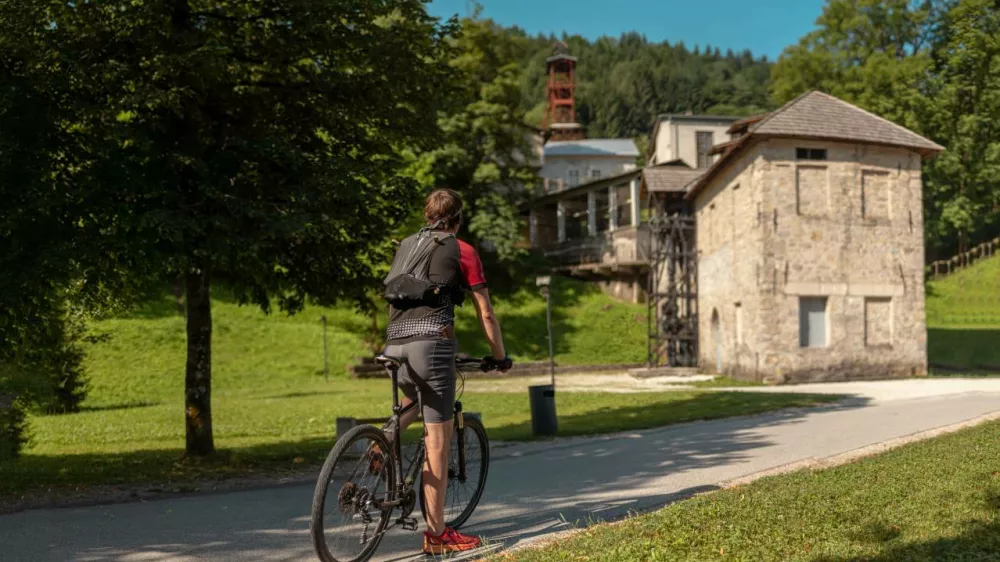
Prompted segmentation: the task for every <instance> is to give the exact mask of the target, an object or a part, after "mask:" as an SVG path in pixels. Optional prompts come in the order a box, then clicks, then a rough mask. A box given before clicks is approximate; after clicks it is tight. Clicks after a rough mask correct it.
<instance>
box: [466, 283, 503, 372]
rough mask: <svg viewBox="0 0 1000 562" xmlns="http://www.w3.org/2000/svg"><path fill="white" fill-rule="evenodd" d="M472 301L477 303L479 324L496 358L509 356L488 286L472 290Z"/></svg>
mask: <svg viewBox="0 0 1000 562" xmlns="http://www.w3.org/2000/svg"><path fill="white" fill-rule="evenodd" d="M472 302H473V304H475V305H476V313H477V314H478V315H479V325H480V326H481V327H482V328H483V334H485V335H486V340H487V341H488V342H489V344H490V351H492V352H493V358H494V359H503V358H505V357H507V351H506V349H505V348H504V345H503V334H502V333H501V332H500V322H499V321H498V320H497V316H496V314H495V313H494V312H493V304H492V303H491V302H490V291H489V289H487V288H485V287H484V288H482V289H477V290H475V291H473V292H472Z"/></svg>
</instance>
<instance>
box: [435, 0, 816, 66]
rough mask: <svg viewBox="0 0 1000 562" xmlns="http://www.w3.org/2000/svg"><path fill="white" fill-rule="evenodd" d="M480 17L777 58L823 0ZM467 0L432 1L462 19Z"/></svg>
mask: <svg viewBox="0 0 1000 562" xmlns="http://www.w3.org/2000/svg"><path fill="white" fill-rule="evenodd" d="M479 3H480V4H482V5H483V14H482V15H483V17H485V18H490V19H493V20H495V21H497V22H499V23H501V24H503V25H517V26H518V27H520V28H522V29H524V30H526V31H528V32H529V33H532V34H534V33H537V32H543V33H548V32H555V33H557V34H559V33H561V32H562V31H564V30H565V31H567V32H569V33H571V34H579V35H582V36H584V37H587V38H590V39H594V38H597V37H600V36H602V35H610V36H612V37H617V36H618V35H620V34H621V33H622V32H625V31H638V32H639V33H642V34H644V35H646V37H648V38H649V39H650V40H653V41H663V40H668V41H670V42H671V43H676V42H678V41H684V43H685V44H686V45H688V46H689V47H691V46H694V45H702V46H704V45H706V44H711V45H712V46H713V47H716V46H717V47H719V48H720V49H722V50H723V51H725V50H726V49H727V48H731V49H733V50H734V51H739V50H742V49H750V50H751V51H753V53H754V55H755V56H760V55H767V57H768V58H769V59H772V60H774V59H776V58H777V57H778V55H779V54H781V51H782V49H784V48H785V47H786V46H787V45H790V44H792V43H795V42H796V41H798V39H799V37H801V36H802V35H805V34H806V33H808V32H809V31H812V30H813V29H814V24H815V21H816V18H817V17H818V16H819V15H820V13H821V12H822V7H823V5H824V4H825V0H479ZM470 4H471V2H470V1H468V0H433V1H432V2H431V4H430V12H431V13H432V14H434V15H436V16H443V17H450V16H452V15H454V14H459V15H460V16H465V15H466V13H467V6H468V5H470Z"/></svg>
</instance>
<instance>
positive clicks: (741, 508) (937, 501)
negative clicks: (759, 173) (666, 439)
mask: <svg viewBox="0 0 1000 562" xmlns="http://www.w3.org/2000/svg"><path fill="white" fill-rule="evenodd" d="M997 459H1000V423H996V422H994V423H990V424H987V425H984V426H980V427H977V428H973V429H970V430H966V431H963V432H960V433H957V434H954V435H949V436H945V437H941V438H938V439H934V440H931V441H927V442H922V443H917V444H914V445H910V446H907V447H904V448H901V449H897V450H895V451H891V452H889V453H886V454H883V455H880V456H877V457H873V458H870V459H867V460H864V461H861V462H858V463H855V464H851V465H846V466H843V467H838V468H834V469H830V470H824V471H819V472H816V471H809V470H806V471H801V472H797V473H794V474H790V475H785V476H777V477H772V478H766V479H763V480H760V481H758V482H755V483H753V484H750V485H747V486H742V487H739V488H735V489H731V490H726V491H721V492H717V493H713V494H708V495H704V496H700V497H697V498H694V499H692V500H689V501H685V502H680V503H677V504H674V505H673V506H670V507H667V508H666V509H663V510H661V511H659V512H656V513H653V514H650V515H646V516H642V517H638V518H636V519H633V520H630V521H626V522H624V523H621V524H618V525H599V526H595V527H592V528H591V529H588V530H587V531H585V532H584V533H582V534H581V535H578V536H576V537H574V538H571V539H569V540H566V541H562V542H559V543H556V544H554V545H552V546H550V547H548V548H545V549H542V550H528V551H522V552H520V553H517V554H514V555H502V556H500V557H499V558H502V559H506V560H519V561H523V562H533V561H539V562H540V561H543V560H544V561H546V562H548V561H560V560H591V561H622V562H625V561H632V560H664V561H667V560H670V561H673V560H745V561H755V562H756V561H771V560H773V561H786V560H789V561H798V560H801V561H806V560H809V561H815V562H847V561H859V560H866V561H870V562H889V561H902V560H953V561H969V562H972V561H979V560H982V561H985V560H997V559H998V558H1000V463H998V460H997Z"/></svg>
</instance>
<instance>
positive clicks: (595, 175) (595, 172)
mask: <svg viewBox="0 0 1000 562" xmlns="http://www.w3.org/2000/svg"><path fill="white" fill-rule="evenodd" d="M590 177H591V179H595V180H599V179H601V171H600V170H597V169H594V170H591V171H590Z"/></svg>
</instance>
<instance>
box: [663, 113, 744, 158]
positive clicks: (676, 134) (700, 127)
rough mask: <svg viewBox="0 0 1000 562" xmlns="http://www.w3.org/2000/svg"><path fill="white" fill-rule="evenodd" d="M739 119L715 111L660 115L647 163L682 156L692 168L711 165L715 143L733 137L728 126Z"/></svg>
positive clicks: (714, 156) (720, 142) (726, 140)
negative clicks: (714, 113) (710, 113)
mask: <svg viewBox="0 0 1000 562" xmlns="http://www.w3.org/2000/svg"><path fill="white" fill-rule="evenodd" d="M736 121H737V118H736V117H721V116H714V115H673V114H666V115H660V116H659V117H657V121H656V125H655V126H654V128H653V134H652V142H651V143H650V148H651V149H650V154H649V155H648V156H649V158H648V161H647V164H649V165H651V166H655V165H658V164H664V163H667V162H673V161H675V160H681V161H683V162H684V163H685V164H687V165H688V166H690V167H691V168H695V169H702V168H708V167H709V166H711V165H712V164H713V163H714V162H715V159H716V157H717V156H716V155H713V154H712V147H713V146H715V145H717V144H722V143H725V142H728V141H729V140H730V137H731V135H730V133H729V128H730V126H732V125H733V123H735V122H736Z"/></svg>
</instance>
